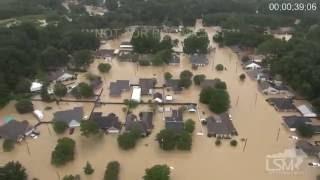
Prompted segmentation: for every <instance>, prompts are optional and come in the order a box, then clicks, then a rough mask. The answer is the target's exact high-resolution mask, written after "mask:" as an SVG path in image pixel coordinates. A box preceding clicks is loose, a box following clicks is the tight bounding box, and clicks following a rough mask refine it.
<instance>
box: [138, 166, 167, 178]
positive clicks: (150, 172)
mask: <svg viewBox="0 0 320 180" xmlns="http://www.w3.org/2000/svg"><path fill="white" fill-rule="evenodd" d="M143 179H144V180H169V179H170V168H169V167H168V166H167V165H155V166H153V167H152V168H148V169H146V174H145V175H144V176H143Z"/></svg>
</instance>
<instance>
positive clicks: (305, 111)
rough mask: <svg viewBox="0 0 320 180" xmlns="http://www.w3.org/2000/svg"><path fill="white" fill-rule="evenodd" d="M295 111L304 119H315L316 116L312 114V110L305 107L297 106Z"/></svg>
mask: <svg viewBox="0 0 320 180" xmlns="http://www.w3.org/2000/svg"><path fill="white" fill-rule="evenodd" d="M297 109H298V110H299V112H300V113H301V114H302V115H303V116H305V117H317V114H316V113H314V112H313V111H312V109H311V108H309V107H308V106H306V105H300V106H297Z"/></svg>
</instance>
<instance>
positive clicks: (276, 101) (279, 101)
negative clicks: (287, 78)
mask: <svg viewBox="0 0 320 180" xmlns="http://www.w3.org/2000/svg"><path fill="white" fill-rule="evenodd" d="M267 101H268V102H269V104H271V105H272V106H274V107H275V108H276V110H277V111H294V110H296V107H295V106H294V104H293V100H292V99H290V98H269V99H267Z"/></svg>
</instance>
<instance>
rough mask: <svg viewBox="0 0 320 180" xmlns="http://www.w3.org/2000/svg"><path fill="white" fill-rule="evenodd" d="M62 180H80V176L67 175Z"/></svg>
mask: <svg viewBox="0 0 320 180" xmlns="http://www.w3.org/2000/svg"><path fill="white" fill-rule="evenodd" d="M62 180H80V175H65V176H64V177H63V179H62Z"/></svg>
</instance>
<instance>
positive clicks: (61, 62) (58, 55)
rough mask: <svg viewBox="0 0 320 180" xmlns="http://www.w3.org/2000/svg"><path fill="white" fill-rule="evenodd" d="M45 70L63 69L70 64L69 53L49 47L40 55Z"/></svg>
mask: <svg viewBox="0 0 320 180" xmlns="http://www.w3.org/2000/svg"><path fill="white" fill-rule="evenodd" d="M40 59H41V65H42V67H43V68H45V69H46V68H49V67H62V66H65V65H66V64H67V63H68V62H69V57H68V53H67V52H66V51H65V50H59V49H57V48H55V47H52V46H49V47H47V48H46V49H45V50H44V51H43V52H42V53H41V55H40Z"/></svg>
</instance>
